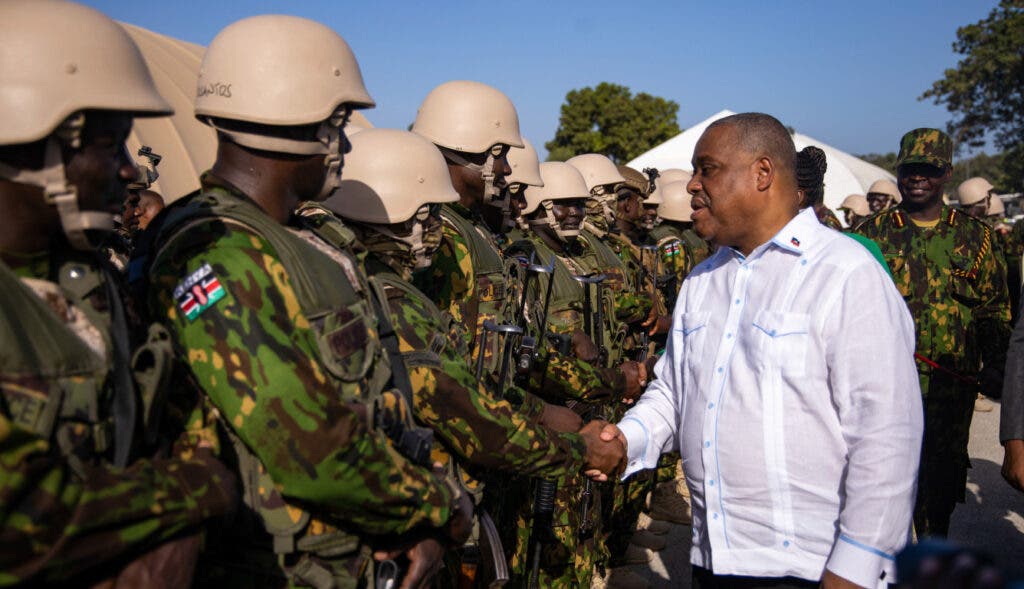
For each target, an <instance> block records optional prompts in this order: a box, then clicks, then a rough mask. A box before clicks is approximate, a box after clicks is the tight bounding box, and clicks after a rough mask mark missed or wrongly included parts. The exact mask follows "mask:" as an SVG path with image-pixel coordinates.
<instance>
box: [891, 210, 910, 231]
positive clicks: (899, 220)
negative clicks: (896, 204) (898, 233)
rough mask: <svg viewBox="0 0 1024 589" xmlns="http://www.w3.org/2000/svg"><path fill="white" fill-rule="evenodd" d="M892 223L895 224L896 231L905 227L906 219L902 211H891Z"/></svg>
mask: <svg viewBox="0 0 1024 589" xmlns="http://www.w3.org/2000/svg"><path fill="white" fill-rule="evenodd" d="M892 222H893V223H895V224H896V228H897V229H903V228H904V227H906V226H907V219H906V216H905V215H904V213H903V211H902V210H900V209H893V210H892Z"/></svg>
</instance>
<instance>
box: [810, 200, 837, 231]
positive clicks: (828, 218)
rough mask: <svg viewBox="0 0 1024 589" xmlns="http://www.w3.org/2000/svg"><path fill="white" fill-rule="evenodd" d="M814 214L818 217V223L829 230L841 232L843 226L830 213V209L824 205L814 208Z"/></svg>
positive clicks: (833, 214)
mask: <svg viewBox="0 0 1024 589" xmlns="http://www.w3.org/2000/svg"><path fill="white" fill-rule="evenodd" d="M814 214H815V215H817V217H818V222H819V223H821V224H822V225H824V226H825V227H828V228H829V229H835V230H836V231H842V230H843V224H842V223H840V222H839V218H838V217H836V214H835V213H833V212H832V209H830V208H828V207H827V206H825V205H821V206H819V207H815V208H814Z"/></svg>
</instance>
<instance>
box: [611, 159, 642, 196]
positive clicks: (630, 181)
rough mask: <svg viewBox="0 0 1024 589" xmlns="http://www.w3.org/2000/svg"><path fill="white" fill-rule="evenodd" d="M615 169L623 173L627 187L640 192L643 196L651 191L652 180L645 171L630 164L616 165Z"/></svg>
mask: <svg viewBox="0 0 1024 589" xmlns="http://www.w3.org/2000/svg"><path fill="white" fill-rule="evenodd" d="M615 169H616V170H618V172H619V174H621V175H622V178H623V184H625V185H626V186H627V187H629V188H631V189H632V190H635V191H637V192H639V193H640V195H641V196H646V195H647V193H648V192H650V186H651V182H650V180H648V179H647V176H646V175H644V174H643V173H641V172H639V171H637V170H634V169H633V168H631V167H629V166H615Z"/></svg>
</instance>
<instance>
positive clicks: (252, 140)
mask: <svg viewBox="0 0 1024 589" xmlns="http://www.w3.org/2000/svg"><path fill="white" fill-rule="evenodd" d="M347 113H348V107H338V108H337V109H336V110H335V111H334V114H332V115H331V116H330V117H329V118H328V119H327V120H325V121H323V122H321V123H320V126H319V127H318V128H317V130H316V140H315V141H303V140H301V139H289V138H286V137H271V136H268V135H260V134H258V133H249V132H246V131H235V130H231V129H225V128H224V127H221V126H219V125H217V122H216V120H214V119H212V118H210V117H207V118H206V119H205V120H206V123H207V124H208V125H210V126H211V127H213V128H214V129H216V130H217V131H218V132H220V133H223V134H224V135H226V136H228V137H229V138H230V139H231V140H232V141H234V142H235V143H237V144H239V145H242V146H244V147H248V148H250V149H260V150H263V151H273V152H277V153H289V154H292V155H323V156H324V168H325V169H326V174H324V183H323V184H322V185H321V186H320V191H319V193H318V194H317V196H316V197H314V198H313V200H316V201H323V200H326V199H327V197H329V196H330V195H331V194H332V193H333V192H334V191H335V190H337V189H338V187H339V186H341V167H342V164H343V163H344V160H343V158H342V153H341V150H342V141H341V128H342V126H343V125H344V123H345V119H346V115H347Z"/></svg>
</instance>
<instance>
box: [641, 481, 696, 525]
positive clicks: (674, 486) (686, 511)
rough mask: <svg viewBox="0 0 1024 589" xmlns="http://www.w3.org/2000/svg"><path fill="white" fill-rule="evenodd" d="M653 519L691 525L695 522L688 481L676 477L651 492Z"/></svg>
mask: <svg viewBox="0 0 1024 589" xmlns="http://www.w3.org/2000/svg"><path fill="white" fill-rule="evenodd" d="M650 505H651V509H650V516H651V519H654V520H659V521H665V522H671V523H675V524H684V525H689V524H690V523H692V522H693V516H692V511H691V507H690V492H689V489H687V487H686V481H684V480H682V479H676V480H674V481H670V482H667V483H661V484H660V485H658V486H657V487H656V488H655V489H654V492H653V493H651V503H650Z"/></svg>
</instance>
